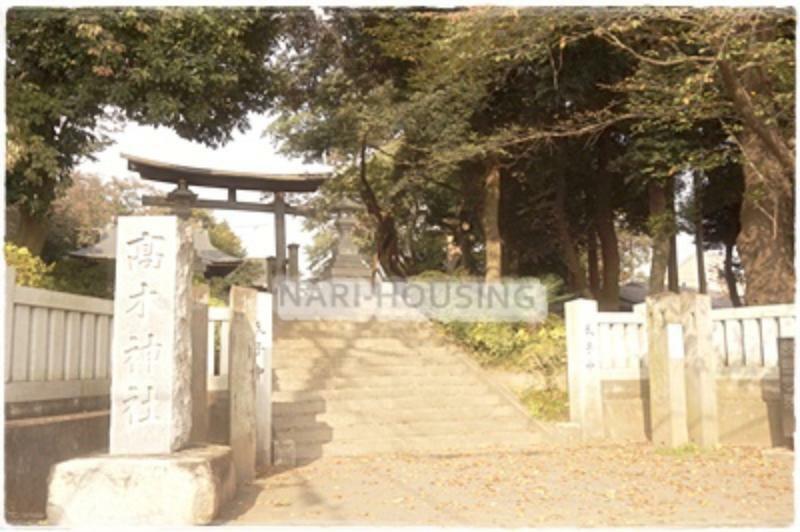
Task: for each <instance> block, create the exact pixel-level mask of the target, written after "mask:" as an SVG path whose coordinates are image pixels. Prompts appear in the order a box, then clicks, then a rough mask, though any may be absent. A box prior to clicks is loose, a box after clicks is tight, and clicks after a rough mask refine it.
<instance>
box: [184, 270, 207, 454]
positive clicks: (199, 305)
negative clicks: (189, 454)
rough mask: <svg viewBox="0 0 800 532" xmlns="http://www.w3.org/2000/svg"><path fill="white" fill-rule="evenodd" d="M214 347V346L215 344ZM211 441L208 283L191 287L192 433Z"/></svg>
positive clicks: (197, 439) (196, 438)
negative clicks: (209, 430) (209, 419)
mask: <svg viewBox="0 0 800 532" xmlns="http://www.w3.org/2000/svg"><path fill="white" fill-rule="evenodd" d="M212 347H213V346H212ZM190 439H191V441H193V442H204V441H208V285H206V284H202V285H196V286H194V287H193V288H192V434H191V438H190Z"/></svg>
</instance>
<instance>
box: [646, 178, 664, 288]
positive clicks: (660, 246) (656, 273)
mask: <svg viewBox="0 0 800 532" xmlns="http://www.w3.org/2000/svg"><path fill="white" fill-rule="evenodd" d="M647 196H648V205H649V208H650V238H651V240H652V242H653V253H652V259H651V262H650V282H649V292H650V294H651V295H654V294H658V293H660V292H663V291H664V280H665V278H666V274H667V263H668V260H669V233H668V232H667V231H666V230H665V225H666V221H665V218H666V216H667V197H666V194H665V193H664V187H663V186H661V185H660V184H658V183H656V182H650V183H649V184H648V186H647Z"/></svg>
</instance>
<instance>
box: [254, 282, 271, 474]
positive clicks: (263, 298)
mask: <svg viewBox="0 0 800 532" xmlns="http://www.w3.org/2000/svg"><path fill="white" fill-rule="evenodd" d="M256 313H257V318H256V371H257V372H258V375H257V377H256V418H257V424H256V466H257V467H258V469H259V470H262V469H263V468H265V467H268V466H270V465H272V294H269V293H266V292H259V293H258V295H257V296H256Z"/></svg>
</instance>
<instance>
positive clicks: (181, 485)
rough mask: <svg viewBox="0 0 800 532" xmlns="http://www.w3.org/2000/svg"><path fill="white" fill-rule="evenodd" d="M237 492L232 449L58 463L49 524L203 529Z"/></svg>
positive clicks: (52, 482) (50, 491)
mask: <svg viewBox="0 0 800 532" xmlns="http://www.w3.org/2000/svg"><path fill="white" fill-rule="evenodd" d="M235 492H236V470H235V468H234V466H233V458H232V456H231V450H230V447H225V446H222V445H204V446H197V447H192V448H189V449H185V450H182V451H179V452H176V453H173V454H168V455H149V456H129V455H96V456H88V457H83V458H75V459H73V460H67V461H66V462H61V463H59V464H56V465H55V466H54V467H53V469H52V471H51V472H50V480H49V486H48V496H47V520H48V521H49V522H50V524H52V525H57V526H87V525H101V524H102V525H110V524H118V525H201V524H207V523H210V522H211V521H212V520H213V519H214V517H216V515H217V512H219V510H220V508H221V506H222V505H223V504H224V503H225V502H227V501H229V500H230V499H231V498H232V497H233V496H234V494H235Z"/></svg>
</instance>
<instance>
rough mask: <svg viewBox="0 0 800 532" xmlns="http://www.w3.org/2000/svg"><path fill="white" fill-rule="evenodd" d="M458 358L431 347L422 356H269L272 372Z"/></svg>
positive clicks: (306, 353)
mask: <svg viewBox="0 0 800 532" xmlns="http://www.w3.org/2000/svg"><path fill="white" fill-rule="evenodd" d="M458 363H459V359H458V357H456V356H454V355H453V354H452V352H451V351H450V350H445V349H439V348H433V349H430V350H427V351H425V352H424V353H419V352H410V351H401V352H399V353H398V352H394V351H387V352H377V351H364V350H355V349H353V350H346V349H342V350H336V351H304V350H282V349H281V350H274V351H273V353H272V367H273V369H283V368H293V367H313V366H323V365H337V366H354V367H360V366H362V365H363V366H367V367H369V366H380V365H386V366H394V365H441V364H458Z"/></svg>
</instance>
